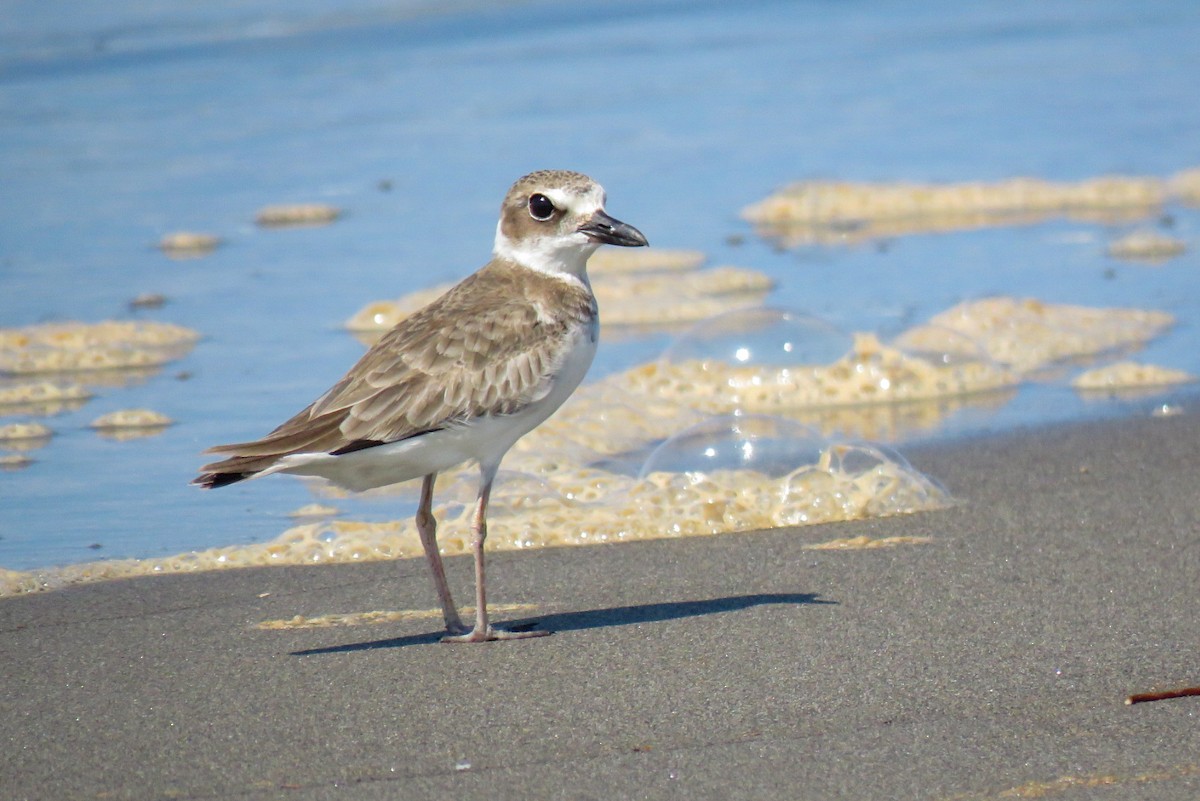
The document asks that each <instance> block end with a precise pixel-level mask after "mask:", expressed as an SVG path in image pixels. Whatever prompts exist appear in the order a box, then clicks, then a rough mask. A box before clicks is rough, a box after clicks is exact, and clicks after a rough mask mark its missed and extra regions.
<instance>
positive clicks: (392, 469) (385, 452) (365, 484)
mask: <svg viewBox="0 0 1200 801" xmlns="http://www.w3.org/2000/svg"><path fill="white" fill-rule="evenodd" d="M595 355H596V337H595V332H594V331H584V332H581V334H580V336H579V341H578V342H577V343H576V345H575V347H574V348H572V349H571V351H570V355H569V356H568V357H567V359H566V361H565V362H564V363H563V365H562V367H561V369H560V370H559V371H558V374H557V375H556V376H555V377H554V379H553V380H552V382H551V386H550V391H549V392H548V393H547V394H546V395H545V396H544V397H542V398H540V399H539V400H536V401H534V402H532V403H530V404H529V405H528V406H525V407H524V408H523V409H521V410H520V411H519V412H516V413H515V414H510V415H504V416H498V417H479V418H475V419H474V420H471V421H469V422H467V423H464V424H461V425H454V426H449V427H447V428H443V429H440V430H438V431H431V432H429V433H428V434H422V435H420V436H417V437H410V438H409V439H405V440H401V441H399V442H393V443H390V444H387V445H377V446H375V447H372V448H363V449H362V450H358V451H352V452H350V453H346V454H343V455H341V456H334V455H332V454H328V453H295V454H291V455H290V456H285V457H283V458H282V459H280V460H279V461H278V462H277V463H276V464H275V465H274V466H273V467H270V468H268V469H267V470H264V471H263V472H262V473H260V475H268V474H270V473H275V472H280V473H292V474H295V475H302V476H321V477H322V478H327V479H329V480H330V481H332V482H333V483H335V484H337V485H339V486H342V487H345V488H346V489H350V490H355V491H362V490H368V489H371V488H373V487H382V486H385V485H387V484H395V483H397V482H400V481H408V480H409V479H413V478H418V477H420V476H426V475H429V474H430V473H437V472H442V471H444V470H447V469H449V468H451V467H454V466H455V465H459V464H462V463H463V462H466V461H471V460H474V461H477V462H479V464H480V465H481V466H483V467H484V468H485V469H486V468H493V469H494V468H495V467H496V466H498V465H499V464H500V460H501V459H502V458H503V457H504V454H505V453H507V452H508V449H509V448H511V447H512V446H513V443H514V442H516V441H517V440H518V439H520V438H521V437H523V436H525V434H528V433H529V432H530V431H532V430H533V429H534V428H536V427H537V426H538V425H540V424H541V423H542V422H543V421H544V420H545V419H546V418H548V417H549V416H550V415H552V414H554V412H555V410H557V409H558V407H559V406H562V404H563V402H564V401H566V399H567V398H569V397H570V396H571V393H572V392H574V391H575V388H576V387H578V386H579V384H580V382H582V381H583V378H584V376H585V375H587V371H588V368H589V367H590V366H591V364H592V358H593V357H594V356H595Z"/></svg>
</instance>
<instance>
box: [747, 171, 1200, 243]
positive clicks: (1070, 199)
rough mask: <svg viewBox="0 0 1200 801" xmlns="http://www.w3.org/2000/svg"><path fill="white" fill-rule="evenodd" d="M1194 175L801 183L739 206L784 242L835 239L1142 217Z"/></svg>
mask: <svg viewBox="0 0 1200 801" xmlns="http://www.w3.org/2000/svg"><path fill="white" fill-rule="evenodd" d="M1193 180H1195V179H1192V178H1191V177H1190V175H1189V174H1185V173H1181V174H1180V175H1179V176H1176V177H1175V178H1174V179H1173V180H1172V181H1170V182H1168V181H1164V180H1162V179H1160V178H1154V177H1143V176H1125V175H1109V176H1102V177H1098V178H1091V179H1087V180H1083V181H1078V182H1073V183H1072V182H1052V181H1046V180H1042V179H1038V178H1013V179H1009V180H1004V181H998V182H994V183H983V182H967V183H957V184H918V183H856V182H850V181H801V182H798V183H794V184H791V185H789V186H786V187H784V188H783V189H780V190H779V191H778V192H775V193H774V194H772V195H770V196H769V197H767V198H765V199H764V200H761V201H759V202H757V203H754V204H751V205H749V206H747V207H746V208H744V209H743V210H742V216H743V217H744V218H745V219H746V220H748V221H750V222H751V223H754V224H755V225H756V226H757V227H758V228H759V229H760V231H761V232H762V233H763V234H765V235H767V236H770V237H776V238H780V239H782V240H783V241H784V242H785V244H788V245H797V244H806V243H816V244H825V243H839V242H847V241H848V242H853V241H858V240H861V239H866V238H872V237H879V236H887V235H895V234H902V233H911V232H918V231H943V230H956V229H962V228H974V227H980V226H987V225H1007V224H1015V223H1025V222H1035V221H1038V220H1043V219H1048V218H1050V217H1055V216H1064V215H1069V216H1073V217H1085V218H1093V217H1094V218H1097V219H1101V220H1106V221H1108V220H1122V219H1130V218H1137V217H1141V216H1146V215H1147V214H1149V213H1151V212H1153V211H1154V210H1156V209H1158V208H1160V207H1161V206H1162V205H1163V204H1164V203H1165V202H1166V201H1167V200H1168V199H1169V198H1170V197H1171V195H1172V193H1175V194H1176V195H1178V196H1180V197H1181V198H1182V197H1185V196H1187V195H1186V193H1187V192H1189V191H1190V188H1191V186H1192V185H1193V184H1192V181H1193Z"/></svg>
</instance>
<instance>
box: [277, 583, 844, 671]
mask: <svg viewBox="0 0 1200 801" xmlns="http://www.w3.org/2000/svg"><path fill="white" fill-rule="evenodd" d="M836 603H837V601H826V600H822V599H821V598H819V597H817V594H816V593H806V592H785V593H756V594H753V595H731V596H728V597H725V598H712V599H710V600H707V601H669V602H666V603H658V604H639V605H637V606H613V607H609V608H607V609H590V610H587V611H583V612H560V613H557V614H552V615H539V616H537V617H530V618H522V619H519V620H512V621H505V622H504V623H501V624H499V628H505V629H511V630H513V631H525V630H529V629H532V628H535V627H536V628H538V629H542V630H545V631H550V632H564V631H582V630H584V629H598V628H607V627H609V626H629V625H634V624H637V623H658V622H661V621H664V620H678V619H679V618H685V617H699V616H701V615H714V614H718V613H721V612H734V611H737V610H739V609H747V608H749V607H752V606H763V605H766V604H836ZM444 634H445V631H432V632H427V633H425V634H410V635H407V636H404V637H392V638H389V639H386V640H371V641H369V642H356V643H349V644H347V645H331V646H328V647H325V648H307V649H305V650H303V651H292V652H291V655H292V656H315V655H317V654H340V653H348V652H350V651H371V650H374V649H376V648H403V647H405V646H407V645H427V644H429V643H436V642H439V641H440V640H441V638H442V636H443V635H444Z"/></svg>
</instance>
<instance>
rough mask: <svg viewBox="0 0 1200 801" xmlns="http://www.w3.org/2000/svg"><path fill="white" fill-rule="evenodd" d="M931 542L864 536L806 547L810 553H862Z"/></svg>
mask: <svg viewBox="0 0 1200 801" xmlns="http://www.w3.org/2000/svg"><path fill="white" fill-rule="evenodd" d="M931 542H933V537H913V536H898V537H868V536H867V535H865V534H863V535H860V536H858V537H842V538H839V539H833V540H826V541H825V542H814V543H812V544H810V545H805V546H804V547H805V548H806V549H808V550H810V551H862V550H871V549H874V548H894V547H896V546H897V545H927V544H929V543H931Z"/></svg>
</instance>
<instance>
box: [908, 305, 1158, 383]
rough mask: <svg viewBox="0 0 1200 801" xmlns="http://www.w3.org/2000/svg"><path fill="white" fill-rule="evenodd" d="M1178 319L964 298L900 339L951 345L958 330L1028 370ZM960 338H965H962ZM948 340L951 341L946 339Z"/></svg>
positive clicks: (1132, 341) (1150, 333)
mask: <svg viewBox="0 0 1200 801" xmlns="http://www.w3.org/2000/svg"><path fill="white" fill-rule="evenodd" d="M1174 322H1175V318H1174V317H1173V316H1172V315H1170V314H1168V313H1167V312H1162V311H1153V310H1146V309H1119V308H1097V307H1090V306H1072V305H1064V304H1053V303H1043V302H1041V301H1039V300H1035V299H1031V298H1010V297H994V298H985V299H983V300H977V301H970V302H967V303H960V304H959V305H957V306H955V307H953V308H951V309H948V310H947V311H944V312H941V313H939V314H936V315H934V316H933V317H932V318H930V320H929V322H928V324H926V325H923V326H918V327H916V328H914V329H910V330H909V331H907V332H905V334H904V335H903V336H902V337H900V338H898V341H901V342H902V343H903V344H904V345H905V347H913V348H918V349H919V348H924V347H929V348H937V349H945V348H953V347H954V344H953V342H951V341H949V340H947V338H946V336H945V330H947V329H949V330H952V331H957V332H959V333H961V334H963V335H965V337H966V338H967V339H966V340H965V341H967V342H973V343H974V344H976V345H978V346H979V347H982V348H983V350H984V351H985V352H986V353H987V355H988V356H989V357H990V358H991V359H993V360H994V361H996V362H998V363H999V364H1002V365H1005V366H1007V367H1010V368H1011V369H1013V370H1016V371H1018V372H1020V373H1028V372H1031V371H1033V370H1037V369H1039V368H1042V367H1046V366H1048V365H1051V364H1055V363H1058V362H1063V361H1067V360H1072V359H1079V358H1081V357H1088V356H1094V355H1096V354H1099V353H1104V352H1106V351H1111V350H1116V349H1119V348H1127V347H1133V346H1138V345H1143V344H1145V343H1146V342H1148V341H1149V340H1151V339H1153V338H1154V337H1156V336H1158V335H1159V334H1161V333H1162V332H1163V331H1165V330H1166V329H1167V328H1169V327H1170V326H1171V325H1172V324H1173V323H1174ZM960 341H962V340H960ZM948 343H949V344H948Z"/></svg>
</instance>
